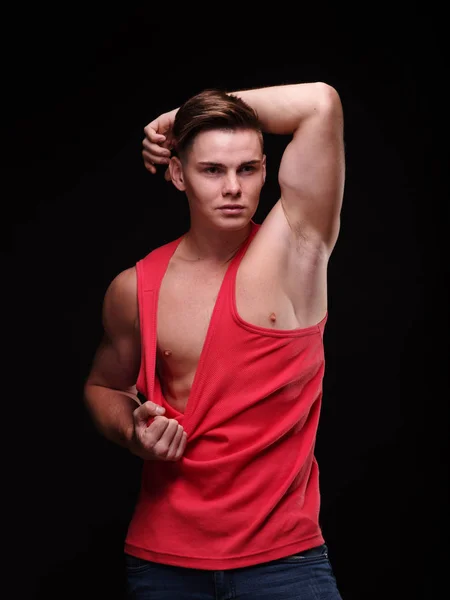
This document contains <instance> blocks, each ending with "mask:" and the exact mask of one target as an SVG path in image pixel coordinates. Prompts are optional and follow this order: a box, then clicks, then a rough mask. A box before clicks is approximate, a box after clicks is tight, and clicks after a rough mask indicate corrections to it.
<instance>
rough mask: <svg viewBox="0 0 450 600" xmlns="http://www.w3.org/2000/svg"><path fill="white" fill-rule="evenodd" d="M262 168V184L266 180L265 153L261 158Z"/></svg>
mask: <svg viewBox="0 0 450 600" xmlns="http://www.w3.org/2000/svg"><path fill="white" fill-rule="evenodd" d="M262 169H263V185H264V183H265V182H266V155H265V154H263V159H262Z"/></svg>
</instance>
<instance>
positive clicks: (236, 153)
mask: <svg viewBox="0 0 450 600" xmlns="http://www.w3.org/2000/svg"><path fill="white" fill-rule="evenodd" d="M178 175H180V177H181V179H179V180H177V181H175V180H174V183H175V185H176V186H177V187H178V189H182V190H184V191H185V192H186V195H187V197H188V200H189V206H190V212H191V221H192V222H193V223H195V224H202V223H203V224H206V223H208V224H209V225H213V227H217V228H220V229H230V230H235V229H241V228H242V227H244V226H245V225H247V223H248V222H249V221H250V219H252V217H253V215H254V214H255V212H256V209H257V207H258V202H259V196H260V192H261V188H262V186H263V184H264V180H265V176H266V162H265V156H264V155H263V153H262V149H261V141H260V137H259V135H258V133H257V132H256V131H252V130H248V129H243V130H236V131H230V130H218V129H215V130H212V131H203V132H201V133H199V134H198V135H197V137H196V138H195V139H194V141H193V144H192V146H191V147H190V148H189V149H188V151H187V153H186V157H185V159H184V160H183V164H182V165H181V164H180V165H179V173H178ZM176 177H177V175H176V170H175V178H176ZM177 183H178V184H179V185H177Z"/></svg>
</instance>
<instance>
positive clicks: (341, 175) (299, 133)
mask: <svg viewBox="0 0 450 600" xmlns="http://www.w3.org/2000/svg"><path fill="white" fill-rule="evenodd" d="M232 94H233V95H234V96H238V97H240V98H242V100H244V101H245V102H246V103H247V104H249V105H250V106H251V107H252V108H253V109H254V110H256V112H257V114H258V117H259V120H260V122H261V126H262V129H263V131H265V132H267V133H273V134H285V135H292V140H291V141H290V143H289V144H288V146H287V147H286V149H285V152H284V154H283V158H282V161H281V164H280V169H279V174H278V178H279V184H280V190H281V203H282V206H283V209H284V213H285V215H286V218H287V221H288V223H289V225H290V227H291V229H292V231H293V232H294V233H295V234H296V235H299V236H301V237H303V238H307V239H309V240H311V241H312V242H313V243H317V244H319V245H321V246H324V247H325V248H326V250H327V251H328V252H331V250H332V249H333V247H334V244H335V242H336V239H337V236H338V232H339V223H340V218H339V217H340V210H341V206H342V198H343V192H344V179H345V159H344V141H343V113H342V106H341V102H340V98H339V95H338V93H337V91H336V90H335V89H334V88H333V87H331V86H329V85H327V84H325V83H321V82H317V83H300V84H292V85H281V86H273V87H266V88H259V89H252V90H244V91H237V92H232Z"/></svg>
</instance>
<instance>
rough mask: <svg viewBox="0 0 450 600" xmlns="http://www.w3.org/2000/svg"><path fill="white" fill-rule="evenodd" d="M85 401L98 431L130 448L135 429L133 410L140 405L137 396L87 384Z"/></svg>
mask: <svg viewBox="0 0 450 600" xmlns="http://www.w3.org/2000/svg"><path fill="white" fill-rule="evenodd" d="M84 403H85V405H86V407H87V410H88V412H89V414H90V416H91V418H92V421H93V422H94V425H95V426H96V428H97V429H98V431H99V432H100V433H101V434H102V435H103V436H104V437H105V438H107V439H108V440H110V441H111V442H114V443H116V444H118V445H119V446H123V447H124V448H128V447H129V445H130V442H131V440H132V436H133V431H134V425H133V411H134V410H135V409H136V408H137V407H138V406H140V402H139V399H138V398H137V396H134V395H133V394H128V393H126V392H121V391H119V390H112V389H110V388H106V387H103V386H100V385H94V384H86V385H85V387H84Z"/></svg>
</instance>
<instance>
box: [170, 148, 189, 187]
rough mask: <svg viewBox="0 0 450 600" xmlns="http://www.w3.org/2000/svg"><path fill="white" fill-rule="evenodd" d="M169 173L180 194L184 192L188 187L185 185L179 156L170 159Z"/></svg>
mask: <svg viewBox="0 0 450 600" xmlns="http://www.w3.org/2000/svg"><path fill="white" fill-rule="evenodd" d="M169 172H170V178H171V179H172V183H173V185H174V186H175V187H176V188H177V189H178V190H180V192H184V191H185V190H186V186H185V184H184V175H183V165H182V164H181V160H180V159H179V158H178V156H172V158H171V159H170V163H169Z"/></svg>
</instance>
